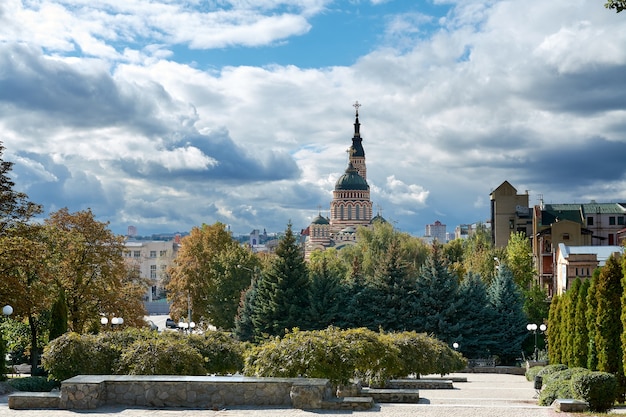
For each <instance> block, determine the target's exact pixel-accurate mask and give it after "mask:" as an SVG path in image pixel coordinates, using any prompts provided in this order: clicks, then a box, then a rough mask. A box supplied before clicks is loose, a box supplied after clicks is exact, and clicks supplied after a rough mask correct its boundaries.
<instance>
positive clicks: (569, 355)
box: [561, 278, 581, 367]
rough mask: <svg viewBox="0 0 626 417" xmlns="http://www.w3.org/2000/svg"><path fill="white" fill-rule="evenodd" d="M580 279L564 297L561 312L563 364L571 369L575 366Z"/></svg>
mask: <svg viewBox="0 0 626 417" xmlns="http://www.w3.org/2000/svg"><path fill="white" fill-rule="evenodd" d="M580 286H581V281H580V278H576V280H574V282H573V284H572V286H571V287H570V288H569V289H568V290H567V292H566V293H565V295H564V297H563V310H562V311H561V320H563V322H564V323H563V324H564V325H563V330H564V331H563V332H562V334H561V337H562V341H563V357H562V358H561V362H562V363H563V364H565V365H567V366H569V367H573V366H574V362H575V359H574V335H575V332H576V309H577V307H578V306H577V305H576V304H577V302H578V299H579V298H578V293H579V291H580Z"/></svg>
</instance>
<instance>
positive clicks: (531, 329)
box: [526, 323, 548, 361]
mask: <svg viewBox="0 0 626 417" xmlns="http://www.w3.org/2000/svg"><path fill="white" fill-rule="evenodd" d="M547 328H548V327H547V326H546V325H545V324H543V323H542V324H540V325H539V326H537V325H536V324H535V323H529V324H527V325H526V330H528V331H529V332H533V333H534V334H535V351H534V354H535V355H534V359H535V361H537V359H538V356H539V355H538V353H539V352H538V350H537V329H539V330H540V331H541V333H543V332H545V331H546V329H547Z"/></svg>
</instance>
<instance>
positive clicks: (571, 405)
mask: <svg viewBox="0 0 626 417" xmlns="http://www.w3.org/2000/svg"><path fill="white" fill-rule="evenodd" d="M552 407H554V409H555V410H556V411H559V412H563V413H584V412H585V411H587V410H588V409H589V404H588V403H587V402H586V401H581V400H574V399H570V398H557V399H556V400H554V402H553V403H552Z"/></svg>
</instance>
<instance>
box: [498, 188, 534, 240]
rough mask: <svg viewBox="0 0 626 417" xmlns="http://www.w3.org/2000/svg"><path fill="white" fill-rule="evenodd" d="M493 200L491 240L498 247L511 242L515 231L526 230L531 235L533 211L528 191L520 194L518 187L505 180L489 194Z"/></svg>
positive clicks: (527, 234) (526, 233) (525, 232)
mask: <svg viewBox="0 0 626 417" xmlns="http://www.w3.org/2000/svg"><path fill="white" fill-rule="evenodd" d="M489 198H490V200H491V240H492V243H493V245H494V246H495V247H496V248H503V247H506V245H507V244H508V243H509V237H510V236H511V234H512V233H515V232H524V234H525V235H526V236H528V237H530V234H531V232H532V218H531V215H530V213H531V211H530V209H529V206H528V192H526V193H525V194H518V193H517V189H516V188H515V187H513V186H512V185H511V184H510V183H509V182H508V181H504V182H503V183H502V184H500V185H499V186H498V188H496V189H495V190H493V191H492V192H491V194H489Z"/></svg>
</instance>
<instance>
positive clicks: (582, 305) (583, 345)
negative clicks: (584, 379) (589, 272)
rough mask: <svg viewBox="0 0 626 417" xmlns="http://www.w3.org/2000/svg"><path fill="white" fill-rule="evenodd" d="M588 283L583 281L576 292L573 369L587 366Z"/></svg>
mask: <svg viewBox="0 0 626 417" xmlns="http://www.w3.org/2000/svg"><path fill="white" fill-rule="evenodd" d="M589 285H590V281H589V280H588V279H586V280H584V281H583V282H582V284H581V286H580V289H579V290H578V301H577V302H576V314H575V316H574V323H575V324H574V346H573V352H572V353H573V358H572V359H573V362H572V366H573V367H581V368H584V367H586V366H587V350H588V349H589V333H588V331H587V316H586V310H587V293H588V291H589Z"/></svg>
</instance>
